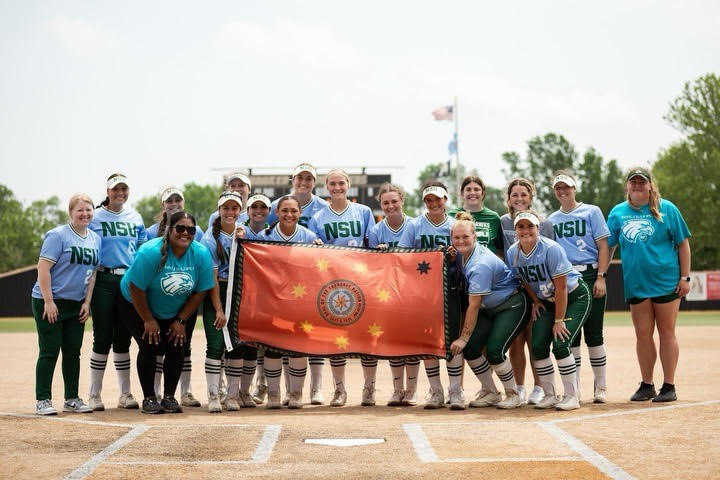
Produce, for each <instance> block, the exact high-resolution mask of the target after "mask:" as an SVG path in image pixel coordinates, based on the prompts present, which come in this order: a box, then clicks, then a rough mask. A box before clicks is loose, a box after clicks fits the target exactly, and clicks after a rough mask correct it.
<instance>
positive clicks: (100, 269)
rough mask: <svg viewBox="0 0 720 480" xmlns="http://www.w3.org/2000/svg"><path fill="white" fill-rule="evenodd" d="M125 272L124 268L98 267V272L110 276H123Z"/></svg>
mask: <svg viewBox="0 0 720 480" xmlns="http://www.w3.org/2000/svg"><path fill="white" fill-rule="evenodd" d="M127 271H128V269H127V268H124V267H119V268H108V267H103V266H100V267H98V272H105V273H109V274H111V275H125V272H127Z"/></svg>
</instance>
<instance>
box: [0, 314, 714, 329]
mask: <svg viewBox="0 0 720 480" xmlns="http://www.w3.org/2000/svg"><path fill="white" fill-rule="evenodd" d="M91 321H92V320H88V321H87V322H86V323H85V329H86V330H89V329H90V328H91V326H90V323H91ZM631 324H632V322H631V321H630V312H607V313H606V314H605V325H608V326H616V325H631ZM678 325H689V326H704V325H720V311H707V312H706V311H702V312H700V311H698V312H680V316H679V317H678ZM34 331H35V321H34V320H33V319H32V317H7V318H0V333H13V332H34Z"/></svg>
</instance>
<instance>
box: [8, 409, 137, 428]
mask: <svg viewBox="0 0 720 480" xmlns="http://www.w3.org/2000/svg"><path fill="white" fill-rule="evenodd" d="M71 415H75V414H71ZM78 415H80V414H78ZM82 415H86V414H82ZM0 416H4V417H16V418H29V419H31V420H50V421H55V422H68V423H80V424H83V425H97V426H100V427H120V428H135V427H137V426H138V424H127V423H111V422H100V421H95V420H83V419H80V418H69V417H57V416H55V415H37V414H35V415H28V414H24V413H7V412H0Z"/></svg>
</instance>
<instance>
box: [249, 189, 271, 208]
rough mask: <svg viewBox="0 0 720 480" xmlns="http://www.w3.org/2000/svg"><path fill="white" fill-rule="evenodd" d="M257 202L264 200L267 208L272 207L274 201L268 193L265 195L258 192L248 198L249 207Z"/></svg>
mask: <svg viewBox="0 0 720 480" xmlns="http://www.w3.org/2000/svg"><path fill="white" fill-rule="evenodd" d="M255 202H262V203H263V205H265V206H266V207H267V208H270V205H271V203H272V202H270V199H269V198H268V197H267V196H266V195H263V194H262V193H256V194H255V195H253V196H251V197H250V198H248V200H247V208H250V206H251V205H252V204H253V203H255Z"/></svg>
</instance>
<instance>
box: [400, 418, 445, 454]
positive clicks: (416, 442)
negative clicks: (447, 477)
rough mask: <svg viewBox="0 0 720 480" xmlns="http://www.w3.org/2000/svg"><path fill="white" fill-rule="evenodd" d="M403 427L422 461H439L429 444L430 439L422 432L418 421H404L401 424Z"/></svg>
mask: <svg viewBox="0 0 720 480" xmlns="http://www.w3.org/2000/svg"><path fill="white" fill-rule="evenodd" d="M403 429H404V430H405V433H406V434H407V436H408V438H409V439H410V442H411V443H412V446H413V447H414V448H415V453H416V454H417V456H418V458H419V459H420V461H421V462H422V463H436V462H438V461H439V460H438V457H437V454H436V453H435V449H434V448H433V447H432V445H430V441H429V440H428V438H427V437H426V436H425V432H423V429H422V425H420V424H419V423H406V424H404V425H403Z"/></svg>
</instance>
